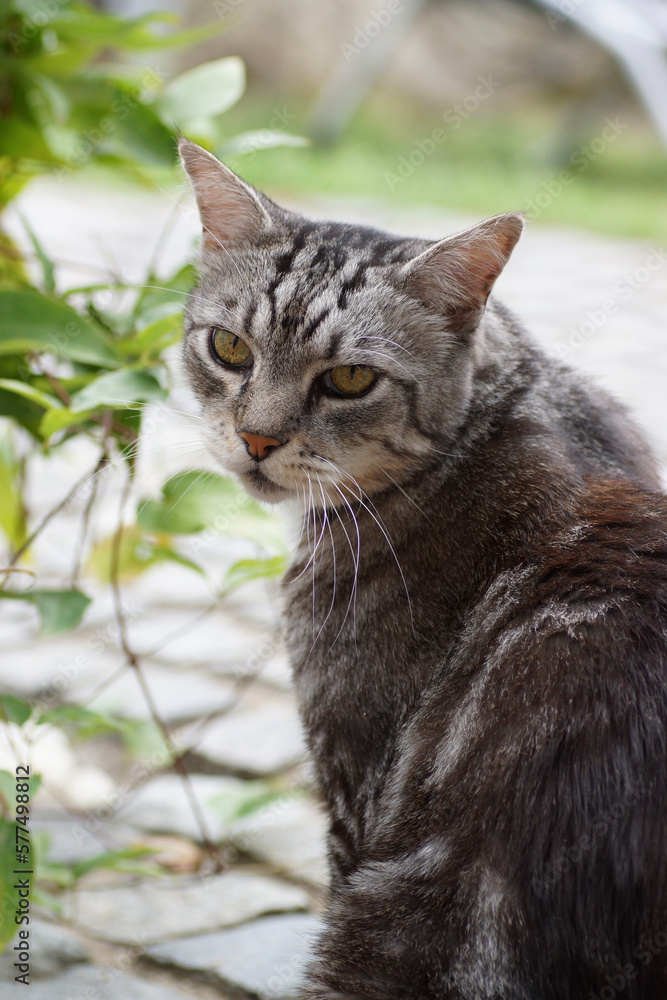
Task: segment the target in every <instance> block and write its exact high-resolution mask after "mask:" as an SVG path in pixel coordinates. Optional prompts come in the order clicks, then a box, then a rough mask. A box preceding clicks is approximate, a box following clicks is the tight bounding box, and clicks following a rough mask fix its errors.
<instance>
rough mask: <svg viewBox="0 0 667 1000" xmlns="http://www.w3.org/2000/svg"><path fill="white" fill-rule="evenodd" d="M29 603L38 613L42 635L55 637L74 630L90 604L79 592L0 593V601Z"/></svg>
mask: <svg viewBox="0 0 667 1000" xmlns="http://www.w3.org/2000/svg"><path fill="white" fill-rule="evenodd" d="M3 598H4V599H5V600H8V599H11V600H15V601H29V602H30V603H31V604H34V605H35V607H36V608H37V611H38V612H39V617H40V621H41V625H42V634H43V635H55V634H56V633H57V632H66V631H67V630H68V629H72V628H75V626H76V625H78V624H79V622H80V621H81V619H82V618H83V613H84V611H85V610H86V608H87V607H88V605H89V604H90V598H89V597H86V595H85V594H82V593H81V591H80V590H26V591H25V593H12V592H10V591H7V590H1V591H0V599H3Z"/></svg>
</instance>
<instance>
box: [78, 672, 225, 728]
mask: <svg viewBox="0 0 667 1000" xmlns="http://www.w3.org/2000/svg"><path fill="white" fill-rule="evenodd" d="M142 673H143V676H144V679H145V681H146V684H147V686H148V689H149V691H150V692H151V694H152V696H153V700H154V702H155V706H156V708H157V710H158V713H159V715H160V717H161V718H162V719H163V721H164V722H176V721H178V720H185V719H192V718H196V717H198V716H207V715H212V714H214V713H215V712H220V711H222V710H223V709H225V708H228V707H229V705H231V704H232V702H233V700H234V685H233V684H232V682H231V681H229V680H223V679H220V678H216V677H208V676H206V674H201V673H197V672H195V671H193V670H188V671H185V670H183V671H177V670H175V669H173V668H172V669H170V668H168V667H158V666H155V665H150V664H149V665H145V666H144V667H143V670H142ZM86 701H87V700H86ZM87 707H88V708H91V709H93V710H96V711H103V712H113V713H114V714H118V715H122V716H125V717H126V718H131V719H149V718H150V717H151V713H150V709H149V707H148V704H147V703H146V699H145V697H144V693H143V690H142V687H141V685H140V683H139V679H138V677H137V675H136V673H135V671H134V670H131V669H129V670H126V671H125V673H123V674H122V675H121V676H120V677H119V678H118V679H117V680H116V681H114V682H113V684H110V685H109V686H108V687H106V688H105V689H104V691H102V692H101V693H100V694H99V695H98V696H97V697H96V698H94V699H92V700H91V701H87Z"/></svg>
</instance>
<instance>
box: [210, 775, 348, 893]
mask: <svg viewBox="0 0 667 1000" xmlns="http://www.w3.org/2000/svg"><path fill="white" fill-rule="evenodd" d="M326 830H327V823H326V819H325V817H324V813H323V812H322V810H321V809H318V808H317V806H316V805H315V804H314V803H313V802H312V801H311V800H310V799H308V798H307V797H306V796H304V795H290V794H289V793H286V794H285V796H283V797H282V798H280V799H277V800H276V801H275V802H272V803H271V804H270V805H268V806H267V807H266V808H265V809H262V810H261V811H260V812H258V813H255V814H254V815H252V816H249V817H248V818H247V819H245V820H243V821H242V822H240V823H237V824H235V826H234V828H233V830H232V834H231V837H230V839H231V841H232V843H234V844H235V845H236V846H237V847H238V848H239V849H240V850H243V851H247V852H248V853H250V854H252V855H253V856H254V857H256V858H259V859H260V860H261V861H268V862H270V864H271V865H272V866H273V867H274V868H275V869H277V870H278V871H280V872H284V873H285V874H287V875H289V876H291V877H292V878H298V879H301V880H303V881H304V882H308V883H310V884H311V885H314V886H317V887H318V888H322V887H324V886H326V885H327V884H328V881H329V874H328V866H327V861H326V844H325V841H326Z"/></svg>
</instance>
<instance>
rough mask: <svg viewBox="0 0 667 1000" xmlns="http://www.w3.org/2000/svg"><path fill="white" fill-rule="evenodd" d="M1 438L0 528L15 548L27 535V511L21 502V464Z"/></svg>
mask: <svg viewBox="0 0 667 1000" xmlns="http://www.w3.org/2000/svg"><path fill="white" fill-rule="evenodd" d="M4 443H5V442H3V441H2V440H0V529H1V530H2V532H3V534H4V535H5V537H6V538H7V540H8V541H9V542H10V544H11V546H12V548H13V549H17V548H18V547H19V546H20V545H22V544H23V542H24V541H25V537H26V524H25V511H24V509H23V504H22V503H21V480H20V472H19V464H18V462H17V460H16V459H15V457H14V455H13V454H12V449H11V447H10V446H9V447H1V445H2V444H4Z"/></svg>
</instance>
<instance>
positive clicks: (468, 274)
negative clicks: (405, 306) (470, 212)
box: [403, 212, 524, 333]
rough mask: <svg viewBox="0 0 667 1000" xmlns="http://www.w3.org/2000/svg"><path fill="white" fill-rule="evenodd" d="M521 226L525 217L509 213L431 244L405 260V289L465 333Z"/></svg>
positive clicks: (477, 318)
mask: <svg viewBox="0 0 667 1000" xmlns="http://www.w3.org/2000/svg"><path fill="white" fill-rule="evenodd" d="M523 226H524V220H523V216H522V215H520V214H519V213H515V212H511V213H509V214H507V215H496V216H494V217H493V218H491V219H486V220H485V221H484V222H480V223H479V225H477V226H473V228H472V229H467V230H466V231H465V232H463V233H457V234H456V235H455V236H449V237H447V239H445V240H441V241H440V243H435V244H434V245H433V246H431V247H429V248H428V250H425V251H424V252H423V253H421V254H419V256H418V257H414V258H413V259H412V260H411V261H410V262H409V263H408V264H406V265H405V268H404V274H403V276H404V278H405V279H406V281H407V287H408V291H409V292H410V293H411V294H412V295H414V296H415V297H416V298H418V299H420V300H421V301H422V302H424V304H425V305H427V306H429V307H430V308H432V309H435V310H436V311H437V312H439V313H441V314H442V315H443V316H445V317H446V318H447V320H448V326H449V327H450V329H452V330H455V331H457V332H460V333H469V332H470V331H471V330H474V329H475V327H476V326H477V324H478V323H479V321H480V319H481V318H482V313H483V312H484V307H485V305H486V300H487V299H488V297H489V293H490V292H491V289H492V288H493V285H494V283H495V280H496V278H497V277H498V275H499V274H500V272H501V271H502V269H503V268H504V266H505V264H506V263H507V261H508V259H509V256H510V254H511V253H512V250H513V249H514V247H515V246H516V243H517V241H518V239H519V237H520V236H521V233H522V231H523Z"/></svg>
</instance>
